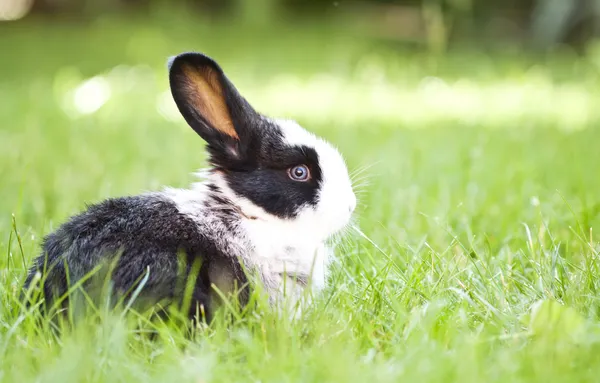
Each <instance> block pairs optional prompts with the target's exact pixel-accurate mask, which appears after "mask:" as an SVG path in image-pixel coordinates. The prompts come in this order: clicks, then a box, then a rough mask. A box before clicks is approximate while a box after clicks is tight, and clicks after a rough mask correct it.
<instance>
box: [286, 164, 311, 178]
mask: <svg viewBox="0 0 600 383" xmlns="http://www.w3.org/2000/svg"><path fill="white" fill-rule="evenodd" d="M288 175H289V176H290V178H291V179H293V180H294V181H308V179H309V178H310V171H309V170H308V167H307V166H306V165H297V166H294V167H293V168H289V169H288Z"/></svg>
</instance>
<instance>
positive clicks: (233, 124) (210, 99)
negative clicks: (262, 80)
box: [169, 53, 257, 157]
mask: <svg viewBox="0 0 600 383" xmlns="http://www.w3.org/2000/svg"><path fill="white" fill-rule="evenodd" d="M169 83H170V86H171V93H172V94H173V98H174V100H175V103H176V104H177V107H178V108H179V111H180V112H181V114H182V115H183V117H184V118H185V120H186V121H187V123H188V124H189V125H190V126H191V127H192V129H194V130H195V131H196V133H198V134H199V135H200V136H201V137H202V138H203V139H204V140H205V141H206V142H207V143H208V144H209V149H210V152H211V154H212V155H213V156H215V155H217V156H219V155H227V157H231V156H233V157H239V155H240V153H239V144H240V140H242V141H243V140H244V138H245V137H244V136H245V135H246V134H245V131H246V130H247V127H248V126H251V121H252V119H253V118H254V117H255V116H256V115H257V114H256V112H255V111H254V109H252V107H251V106H250V105H249V104H248V102H247V101H246V100H245V99H244V98H243V97H242V96H241V95H240V94H239V93H238V91H237V90H236V89H235V87H234V86H233V84H232V83H231V82H229V80H228V79H227V77H226V76H225V74H224V73H223V70H222V69H221V68H220V67H219V65H218V64H217V63H216V62H215V61H214V60H212V59H211V58H210V57H207V56H205V55H203V54H200V53H183V54H181V55H178V56H176V57H174V58H172V59H171V60H169Z"/></svg>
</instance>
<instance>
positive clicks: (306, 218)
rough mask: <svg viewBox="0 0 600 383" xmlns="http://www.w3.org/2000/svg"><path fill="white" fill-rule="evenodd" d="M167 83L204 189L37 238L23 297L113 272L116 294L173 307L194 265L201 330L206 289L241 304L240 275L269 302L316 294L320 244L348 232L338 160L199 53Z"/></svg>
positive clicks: (174, 192) (186, 58)
mask: <svg viewBox="0 0 600 383" xmlns="http://www.w3.org/2000/svg"><path fill="white" fill-rule="evenodd" d="M169 82H170V87H171V91H172V94H173V98H174V100H175V103H176V104H177V106H178V108H179V111H180V112H181V114H182V115H183V117H184V118H185V120H186V121H187V123H188V124H189V125H190V126H191V127H192V129H194V130H195V131H196V133H197V134H198V135H200V137H202V138H203V139H204V140H205V141H206V142H207V144H208V145H207V150H208V153H209V162H210V164H211V165H212V168H211V169H210V170H208V171H206V173H205V179H204V180H203V181H202V182H199V183H196V184H194V185H192V187H191V188H190V189H189V190H182V189H173V188H167V189H165V190H164V191H161V192H153V193H147V194H142V195H139V196H130V197H121V198H113V199H108V200H105V201H103V202H101V203H98V204H95V205H92V206H90V207H89V208H88V209H87V210H86V211H85V212H83V213H81V214H79V215H76V216H74V217H72V218H71V219H70V220H69V221H67V222H66V223H64V224H63V225H62V226H61V227H60V228H58V230H56V231H55V232H54V233H51V234H49V235H48V236H47V237H46V238H45V240H44V243H43V251H42V254H41V255H40V256H39V257H38V258H37V259H36V260H35V262H34V264H33V266H32V267H31V269H30V270H29V274H28V277H27V280H26V282H25V287H26V288H29V287H30V286H31V284H32V283H37V281H38V280H41V281H43V282H44V284H43V289H42V290H41V291H42V292H43V293H44V296H45V299H46V302H52V301H54V300H56V299H57V298H58V297H59V296H62V295H64V294H65V293H66V292H67V291H69V286H70V285H73V284H74V283H76V282H77V281H78V280H81V279H82V278H84V276H86V275H87V274H89V273H90V272H92V271H93V270H94V269H95V268H96V267H98V265H101V264H102V263H103V262H106V261H114V262H113V263H114V265H113V269H112V270H111V282H112V287H113V293H115V294H117V295H120V296H126V295H127V294H131V291H132V290H135V289H136V284H138V285H139V286H142V287H141V291H142V294H140V295H139V297H143V298H144V299H145V300H149V301H151V302H158V301H165V300H166V301H177V300H179V299H181V296H182V295H183V288H182V284H181V281H182V280H185V279H186V278H187V277H189V276H190V275H191V270H192V269H193V267H192V265H193V264H195V262H196V261H198V262H197V263H196V264H199V265H200V269H199V273H198V275H197V279H196V280H195V282H194V283H195V284H194V285H193V286H194V287H193V291H192V295H191V299H192V301H191V303H192V305H191V307H190V308H189V315H190V317H193V316H194V315H195V314H196V313H199V312H203V313H204V315H205V316H206V318H208V319H209V320H210V317H211V315H212V313H213V310H214V306H215V302H214V301H215V298H216V297H215V295H214V290H213V289H214V288H215V287H216V288H218V289H219V290H221V291H222V292H229V293H231V292H232V291H233V289H234V288H235V287H236V286H237V287H238V288H241V293H239V298H240V300H241V303H242V304H244V303H245V301H247V297H248V289H249V287H248V279H247V277H246V275H249V274H252V275H256V276H258V278H259V280H260V282H262V284H263V285H264V288H265V291H266V292H267V293H268V295H269V301H270V302H273V303H274V302H277V301H278V300H279V299H280V298H281V297H282V296H283V295H284V294H289V293H291V294H292V295H293V296H295V297H298V296H299V295H300V294H302V292H303V291H304V290H306V289H307V288H311V289H315V290H319V289H321V288H322V287H323V286H324V284H325V276H326V269H327V259H328V257H329V250H328V248H327V247H326V245H325V241H326V240H327V239H328V238H330V237H331V236H332V235H333V234H335V233H336V232H338V231H339V230H340V229H342V228H343V227H344V226H346V225H347V224H348V222H349V220H350V218H351V215H352V212H353V210H354V208H355V205H356V198H355V195H354V193H353V190H352V186H351V182H350V178H349V175H348V170H347V168H346V165H345V163H344V160H343V158H342V156H341V155H340V154H339V152H338V151H337V150H336V149H335V148H334V147H333V146H331V145H330V144H329V143H327V142H326V141H324V140H322V139H320V138H317V137H316V136H314V135H313V134H311V133H309V132H307V131H306V130H304V129H303V128H302V127H300V126H299V125H298V124H297V123H295V122H293V121H288V120H276V119H271V118H268V117H265V116H263V115H261V114H259V113H257V112H256V111H255V110H254V109H253V108H252V107H251V106H250V105H249V104H248V102H247V101H246V100H245V99H244V98H243V97H242V96H241V95H240V94H239V93H238V92H237V90H236V89H235V87H234V86H233V84H232V83H231V82H230V81H229V80H228V79H227V77H226V76H225V75H224V73H223V71H222V69H221V67H220V66H219V65H218V64H217V63H216V62H215V61H213V60H212V59H211V58H209V57H207V56H205V55H203V54H200V53H184V54H181V55H179V56H176V57H174V58H172V59H171V60H170V62H169ZM182 254H183V261H184V262H183V263H182V257H181V255H182ZM182 265H183V266H182ZM85 285H86V284H85V283H84V284H83V286H85ZM284 286H286V288H285V290H286V291H284ZM140 299H141V298H140ZM199 308H200V309H201V310H199Z"/></svg>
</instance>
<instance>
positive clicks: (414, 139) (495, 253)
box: [0, 14, 600, 382]
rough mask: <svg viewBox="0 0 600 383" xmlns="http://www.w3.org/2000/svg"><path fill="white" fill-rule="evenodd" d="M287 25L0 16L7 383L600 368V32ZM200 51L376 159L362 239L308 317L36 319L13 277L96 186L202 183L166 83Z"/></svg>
mask: <svg viewBox="0 0 600 383" xmlns="http://www.w3.org/2000/svg"><path fill="white" fill-rule="evenodd" d="M176 16H177V17H176ZM169 17H171V19H169ZM173 20H177V22H176V23H173V22H172V21H173ZM273 28H276V27H273ZM277 28H278V29H276V32H277V33H273V30H271V29H269V30H262V29H258V28H255V29H250V30H249V29H244V28H233V29H232V28H231V26H230V24H226V23H221V22H217V21H212V22H208V21H205V20H204V21H203V22H201V21H198V20H193V19H190V18H189V16H185V15H181V14H175V15H173V16H165V15H164V14H163V15H159V16H156V15H155V16H154V18H152V19H151V21H148V20H143V19H129V20H123V19H118V18H116V19H115V18H104V19H101V20H99V21H96V22H93V23H89V24H85V25H77V24H74V23H63V24H47V23H36V22H23V23H17V24H13V25H8V24H5V25H0V29H1V31H0V33H2V35H3V36H5V38H3V39H2V40H1V41H0V51H2V52H10V57H11V59H10V60H2V62H1V63H0V121H2V123H1V126H0V180H1V183H2V199H1V200H0V254H1V256H0V272H1V273H0V381H6V382H14V381H19V382H25V381H38V382H53V381H57V382H58V381H60V382H71V381H72V382H81V381H93V382H104V381H106V382H114V381H127V382H130V381H146V382H154V381H165V380H170V381H181V382H183V381H190V382H219V381H225V382H229V381H232V380H233V381H253V382H257V381H262V382H265V381H277V382H282V381H302V382H308V381H319V382H321V381H340V382H347V381H357V382H360V381H378V382H388V381H389V382H397V381H409V382H410V381H417V380H418V381H421V382H438V381H439V382H451V381H460V382H481V381H487V382H495V381H498V382H505V381H513V382H533V381H548V382H549V381H593V380H595V379H596V378H597V376H598V373H599V372H600V371H599V370H600V367H598V366H599V365H600V364H599V362H600V353H599V351H600V321H599V320H600V300H599V295H598V293H597V290H598V289H599V288H600V280H599V278H598V275H599V272H598V270H599V267H600V260H599V254H598V253H599V249H600V247H599V245H598V241H597V234H596V233H594V230H593V229H594V228H596V231H597V228H598V227H599V225H600V192H599V191H600V177H598V174H597V170H596V166H597V164H598V163H600V151H599V150H598V147H597V142H600V130H598V128H597V127H596V125H597V124H598V122H599V121H600V118H599V116H598V112H597V108H595V101H596V100H597V99H598V98H599V97H600V93H599V92H598V91H597V89H598V87H597V85H598V83H599V82H600V78H599V77H598V72H597V66H596V64H595V63H596V62H597V60H596V56H595V54H594V50H593V49H592V50H590V52H589V54H588V55H587V56H586V57H582V58H579V57H575V56H574V55H573V54H572V53H570V52H568V51H559V52H557V53H555V55H553V56H550V57H546V58H543V59H542V58H535V57H528V56H526V55H521V54H506V53H496V54H493V55H487V54H484V53H481V52H479V53H478V52H473V51H468V50H465V51H460V52H456V53H452V54H450V55H448V56H446V57H434V56H431V55H428V54H426V53H423V52H418V51H415V50H408V49H405V48H401V47H394V46H390V45H386V44H383V43H381V42H378V43H373V42H369V41H367V40H366V39H361V38H358V37H356V36H351V35H347V34H345V33H340V32H336V29H335V28H334V27H332V26H325V25H321V24H318V23H317V24H315V25H312V26H310V28H308V26H307V25H295V24H291V25H285V26H278V27H277ZM291 42H294V44H292V43H291ZM187 49H196V50H205V51H207V52H209V53H210V54H212V55H213V56H215V58H217V59H218V60H219V61H220V62H221V63H222V65H223V66H224V68H225V70H226V71H227V72H228V73H230V75H231V78H232V80H233V81H234V83H236V84H238V85H239V87H240V89H241V91H242V92H243V93H244V94H246V95H247V97H248V98H249V99H250V100H251V101H253V102H254V103H255V104H257V106H258V107H259V109H260V110H262V111H264V112H265V113H270V114H288V115H290V116H292V117H295V118H297V119H298V120H299V121H301V122H302V123H303V125H305V126H306V127H308V128H309V129H310V130H313V131H315V132H317V133H318V134H320V135H323V136H325V137H326V138H328V139H329V140H331V141H332V142H334V143H335V144H336V145H337V146H339V148H340V149H341V151H342V152H343V153H344V154H345V156H346V157H347V160H348V163H349V166H350V168H351V169H363V171H362V173H361V174H362V175H361V176H360V177H359V178H361V180H358V183H359V184H360V187H359V189H360V206H359V211H358V212H357V218H358V222H359V225H360V229H361V231H362V233H364V235H361V234H359V233H358V232H355V233H353V234H351V235H350V236H349V237H348V238H347V239H346V240H345V241H344V243H343V244H342V245H341V246H340V247H339V248H338V249H337V252H336V253H337V262H336V263H335V265H334V269H333V275H332V278H331V281H330V282H331V283H330V286H329V288H328V289H327V291H325V293H324V294H323V296H322V297H320V298H319V299H318V300H317V302H316V303H315V305H314V307H312V308H311V309H309V310H308V312H307V313H306V315H305V316H304V317H303V318H300V319H297V320H295V321H290V320H288V319H285V318H280V317H279V316H278V315H277V314H276V313H273V312H270V311H269V310H268V309H266V308H264V307H262V308H259V309H257V310H256V311H255V312H251V313H248V315H246V316H244V317H241V318H239V320H237V321H236V323H235V324H234V325H232V326H230V327H226V326H225V325H224V324H222V323H217V324H215V326H214V327H213V328H210V329H205V330H203V331H202V332H201V333H200V334H198V336H197V337H196V338H195V339H191V340H190V339H187V338H186V337H185V335H184V333H183V331H182V330H181V329H179V328H178V327H176V326H173V325H170V324H157V325H150V324H148V323H146V322H144V321H143V320H141V319H140V318H139V317H136V316H135V315H133V314H131V315H128V316H125V317H121V316H119V315H117V314H113V315H110V314H106V315H100V316H99V317H90V318H88V319H87V320H85V321H83V322H82V323H80V324H79V325H78V326H77V327H75V328H73V329H69V328H68V327H58V328H55V327H52V326H51V325H50V324H49V323H47V322H45V321H41V322H40V321H37V320H36V319H37V316H36V314H35V312H31V311H27V310H26V309H24V308H23V307H22V306H20V305H19V300H18V292H17V289H18V287H19V284H20V283H21V282H22V279H23V277H24V274H25V270H24V269H25V266H26V265H28V264H29V263H30V261H31V259H32V258H33V257H34V256H36V255H37V253H38V251H39V243H40V240H41V238H42V236H43V235H45V234H46V233H48V232H49V231H51V230H53V229H54V228H56V227H57V225H59V224H60V223H61V222H62V221H63V220H64V219H66V218H67V217H68V216H69V215H71V214H74V213H76V212H77V211H79V210H80V209H82V208H83V207H84V205H85V204H86V203H90V202H94V201H98V200H101V199H103V198H106V197H109V196H119V195H125V194H135V193H139V192H142V191H144V190H153V189H158V188H160V187H161V185H171V186H181V187H184V186H186V185H187V184H188V183H189V182H191V181H192V180H193V178H192V176H191V175H190V173H191V172H192V171H194V170H195V169H197V168H199V167H202V166H204V160H205V157H204V153H203V150H202V145H203V144H202V142H201V140H200V139H199V138H197V137H196V136H195V135H194V133H193V132H192V131H191V130H190V129H188V128H187V127H186V126H185V125H184V124H183V122H182V121H181V119H178V118H177V116H176V114H174V113H173V107H172V104H170V102H169V99H168V97H166V96H165V93H164V92H165V91H166V90H167V87H166V74H165V69H164V60H165V57H167V56H168V55H171V54H175V53H178V52H179V51H182V50H187ZM89 79H93V80H92V81H88V80H89ZM98 95H100V96H98ZM102 95H104V97H102ZM323 95H325V96H323ZM286 100H288V101H286ZM98 319H100V320H98ZM149 330H153V331H156V332H157V333H158V336H157V337H156V339H153V340H151V339H149V337H148V336H146V335H145V332H147V331H149Z"/></svg>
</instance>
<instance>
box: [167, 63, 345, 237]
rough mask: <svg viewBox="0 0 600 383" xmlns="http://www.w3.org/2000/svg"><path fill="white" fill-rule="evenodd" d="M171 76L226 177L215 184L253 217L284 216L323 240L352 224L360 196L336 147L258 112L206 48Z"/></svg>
mask: <svg viewBox="0 0 600 383" xmlns="http://www.w3.org/2000/svg"><path fill="white" fill-rule="evenodd" d="M169 81H170V86H171V91H172V94H173V98H174V100H175V103H176V104H177V107H178V108H179V111H180V112H181V114H182V115H183V117H184V118H185V120H186V121H187V123H188V124H189V125H190V126H191V127H192V129H194V131H196V133H198V135H200V136H201V137H202V138H203V139H204V140H205V141H206V143H207V150H208V153H209V161H210V163H211V165H212V166H213V169H212V173H213V174H214V175H215V176H216V177H217V179H219V180H220V182H218V183H217V184H216V185H214V186H213V187H218V188H220V189H222V190H220V191H221V192H223V193H225V194H226V195H227V196H228V197H229V199H231V201H232V202H233V203H235V204H236V205H237V207H238V208H239V209H240V210H241V212H242V213H243V214H244V215H245V216H247V217H251V218H252V219H262V220H271V221H272V220H281V221H282V223H283V222H285V225H292V227H294V229H296V228H297V229H298V235H299V236H304V235H311V236H312V237H314V239H316V240H319V241H322V240H325V239H327V238H328V237H330V236H331V235H332V234H335V233H336V232H337V231H339V230H340V229H342V228H343V227H344V226H345V225H346V224H347V223H348V222H349V220H350V218H351V215H352V212H353V211H354V208H355V206H356V197H355V195H354V192H353V190H352V185H351V182H350V178H349V176H348V170H347V168H346V164H345V162H344V160H343V158H342V156H341V155H340V153H339V152H338V151H337V150H336V149H335V148H334V147H333V146H332V145H330V144H329V143H328V142H326V141H324V140H323V139H321V138H318V137H316V136H315V135H313V134H312V133H309V132H307V131H306V130H304V129H303V128H302V127H301V126H300V125H298V124H297V123H296V122H294V121H289V120H278V119H272V118H268V117H266V116H264V115H261V114H259V113H258V112H256V111H255V110H254V108H252V106H250V104H249V103H248V102H247V101H246V100H245V99H244V98H243V97H242V96H241V95H240V94H239V93H238V91H237V90H236V88H235V87H234V86H233V84H232V83H231V82H230V81H229V80H228V79H227V77H226V76H225V75H224V73H223V71H222V69H221V67H220V66H219V65H218V64H217V63H216V62H215V61H213V60H212V59H211V58H209V57H207V56H205V55H203V54H200V53H184V54H181V55H179V56H176V57H174V58H172V59H171V61H170V62H169ZM283 96H284V95H283ZM283 96H282V97H283Z"/></svg>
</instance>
